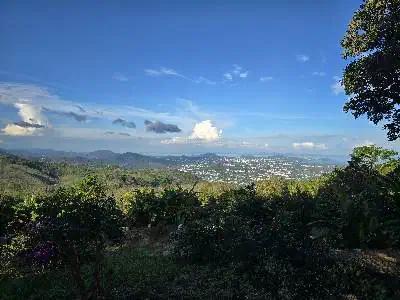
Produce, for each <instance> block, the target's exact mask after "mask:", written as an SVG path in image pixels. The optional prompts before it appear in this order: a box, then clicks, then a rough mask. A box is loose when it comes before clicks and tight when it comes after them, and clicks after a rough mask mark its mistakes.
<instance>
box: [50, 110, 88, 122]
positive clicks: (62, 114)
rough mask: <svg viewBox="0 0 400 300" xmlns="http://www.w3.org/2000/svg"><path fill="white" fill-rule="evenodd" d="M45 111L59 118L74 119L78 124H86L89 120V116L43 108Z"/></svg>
mask: <svg viewBox="0 0 400 300" xmlns="http://www.w3.org/2000/svg"><path fill="white" fill-rule="evenodd" d="M43 111H45V112H47V113H50V114H53V115H56V116H59V117H67V118H70V119H74V120H75V121H78V122H86V121H87V120H88V116H87V115H81V114H77V113H75V112H73V111H60V110H53V109H49V108H46V107H43Z"/></svg>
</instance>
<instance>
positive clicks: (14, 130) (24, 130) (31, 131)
mask: <svg viewBox="0 0 400 300" xmlns="http://www.w3.org/2000/svg"><path fill="white" fill-rule="evenodd" d="M1 131H2V132H3V133H4V134H6V135H13V136H29V135H41V131H39V129H38V128H34V127H21V126H18V125H15V124H8V125H6V127H5V128H3V129H2V130H1Z"/></svg>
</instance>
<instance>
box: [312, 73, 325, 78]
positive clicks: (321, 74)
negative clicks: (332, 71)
mask: <svg viewBox="0 0 400 300" xmlns="http://www.w3.org/2000/svg"><path fill="white" fill-rule="evenodd" d="M325 75H326V73H325V72H313V73H312V76H320V77H324V76H325Z"/></svg>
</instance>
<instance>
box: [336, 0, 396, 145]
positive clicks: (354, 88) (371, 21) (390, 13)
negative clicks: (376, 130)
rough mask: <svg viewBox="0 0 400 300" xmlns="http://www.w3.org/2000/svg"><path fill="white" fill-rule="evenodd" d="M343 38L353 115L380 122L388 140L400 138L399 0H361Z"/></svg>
mask: <svg viewBox="0 0 400 300" xmlns="http://www.w3.org/2000/svg"><path fill="white" fill-rule="evenodd" d="M363 2H364V3H363V4H362V5H361V7H360V8H359V9H358V10H357V11H356V13H355V14H354V16H353V19H352V20H351V22H350V24H349V27H348V29H347V32H346V35H345V37H344V39H343V40H342V47H343V57H344V58H345V59H348V60H349V64H348V65H347V67H346V69H345V72H344V74H343V84H344V88H345V91H346V94H347V95H348V96H349V100H348V102H347V103H346V104H345V106H344V110H345V111H346V112H351V113H352V114H353V115H354V116H355V117H356V118H358V117H360V116H362V115H365V116H366V117H367V118H368V119H369V120H370V121H371V122H373V123H374V124H378V123H383V124H384V125H383V127H384V128H385V130H386V131H387V136H388V138H389V140H396V139H398V138H399V137H400V110H399V104H400V98H399V95H400V79H399V74H400V55H399V53H400V17H399V16H400V1H399V0H368V1H367V0H364V1H363Z"/></svg>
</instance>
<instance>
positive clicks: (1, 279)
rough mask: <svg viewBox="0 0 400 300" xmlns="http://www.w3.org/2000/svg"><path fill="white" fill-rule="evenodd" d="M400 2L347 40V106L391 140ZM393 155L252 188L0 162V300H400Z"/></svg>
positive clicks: (120, 170)
mask: <svg viewBox="0 0 400 300" xmlns="http://www.w3.org/2000/svg"><path fill="white" fill-rule="evenodd" d="M399 16H400V2H399V1H398V0H383V1H381V0H369V1H364V2H363V4H362V5H361V6H360V8H359V10H357V11H356V12H355V14H354V17H353V19H352V20H351V22H350V24H349V27H348V31H347V32H346V34H345V37H344V39H343V40H342V47H343V49H344V50H343V57H344V59H347V60H348V61H349V64H348V65H347V67H346V69H345V70H344V74H343V86H344V89H345V92H346V95H347V96H348V97H349V98H348V102H347V103H346V104H345V106H344V110H345V111H346V112H350V113H352V114H353V115H354V117H356V118H358V117H361V116H363V117H367V118H368V119H369V121H371V122H372V123H374V124H375V125H376V124H378V123H379V124H380V123H383V129H384V130H385V131H386V133H387V138H388V140H391V141H394V140H396V139H398V138H399V137H400V117H399V116H400V115H399V109H398V105H399V95H400V92H399V91H400V90H399V87H400V84H399V74H400V71H399V70H400V59H399V58H400V56H399V53H400V50H399V49H400V20H399ZM399 247H400V158H399V156H398V153H397V152H396V151H393V150H390V149H385V148H382V147H379V146H376V145H364V146H358V147H355V148H354V149H353V151H352V153H351V154H350V158H349V160H348V162H347V164H346V165H345V166H341V167H336V168H335V169H334V170H333V171H331V172H329V173H327V174H324V175H321V176H319V177H317V178H312V179H304V180H295V179H284V178H281V177H273V178H270V179H267V180H260V181H257V182H254V183H252V184H250V185H247V186H244V187H242V186H235V185H232V184H229V183H211V182H206V181H203V180H200V179H199V178H197V177H196V176H194V175H190V174H189V173H182V172H179V171H173V170H167V169H160V170H152V169H143V170H133V169H130V168H125V167H119V166H117V165H113V166H105V165H93V164H84V163H82V164H71V163H68V162H51V161H40V160H39V159H26V158H23V157H20V156H15V155H10V154H7V153H3V154H0V262H1V264H0V299H82V300H87V299H400V288H399V287H400V265H399V260H400V251H399Z"/></svg>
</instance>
